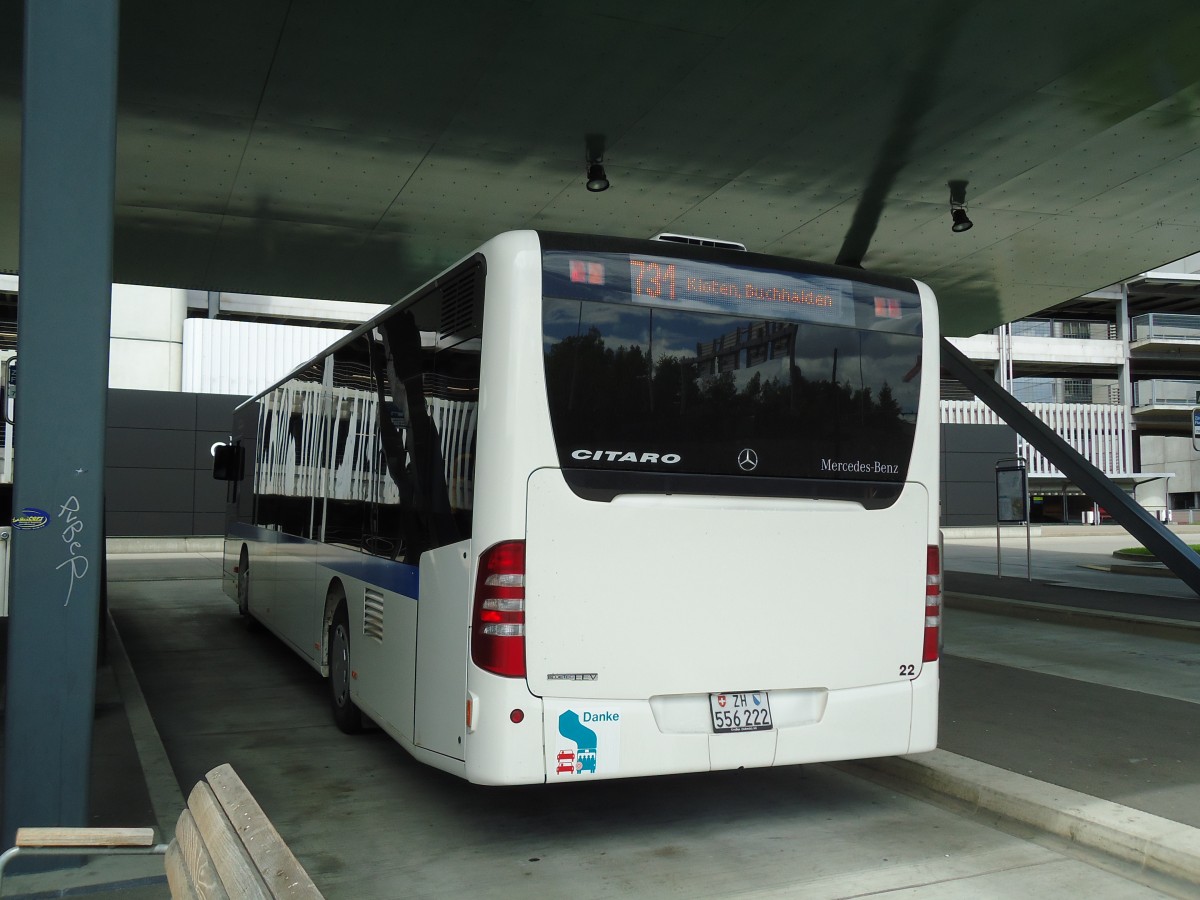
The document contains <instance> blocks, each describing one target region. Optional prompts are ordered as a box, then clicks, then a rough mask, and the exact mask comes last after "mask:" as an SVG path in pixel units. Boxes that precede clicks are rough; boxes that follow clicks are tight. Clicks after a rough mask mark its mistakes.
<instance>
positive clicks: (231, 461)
mask: <svg viewBox="0 0 1200 900" xmlns="http://www.w3.org/2000/svg"><path fill="white" fill-rule="evenodd" d="M212 454H213V478H215V479H216V480H217V481H241V480H242V476H243V475H244V474H245V472H246V451H245V450H243V449H242V446H241V444H217V445H215V446H214V447H213V450H212Z"/></svg>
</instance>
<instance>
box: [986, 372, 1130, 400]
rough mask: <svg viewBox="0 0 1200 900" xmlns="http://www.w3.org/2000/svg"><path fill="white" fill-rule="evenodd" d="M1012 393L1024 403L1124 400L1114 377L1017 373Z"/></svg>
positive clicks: (1011, 388)
mask: <svg viewBox="0 0 1200 900" xmlns="http://www.w3.org/2000/svg"><path fill="white" fill-rule="evenodd" d="M1009 392H1010V393H1011V394H1012V395H1013V396H1014V397H1016V398H1017V399H1018V400H1020V401H1021V402H1022V403H1026V404H1028V403H1096V404H1101V405H1105V406H1110V405H1116V404H1119V403H1120V402H1121V384H1120V382H1118V381H1116V380H1115V379H1112V378H1040V377H1029V376H1018V377H1017V378H1014V379H1013V381H1012V386H1011V387H1010V388H1009Z"/></svg>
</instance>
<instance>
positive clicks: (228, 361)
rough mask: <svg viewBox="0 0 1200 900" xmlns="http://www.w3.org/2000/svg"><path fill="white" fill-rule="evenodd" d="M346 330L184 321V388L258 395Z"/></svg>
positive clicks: (216, 321)
mask: <svg viewBox="0 0 1200 900" xmlns="http://www.w3.org/2000/svg"><path fill="white" fill-rule="evenodd" d="M346 333H347V332H346V331H344V330H339V329H334V328H306V327H303V326H299V325H269V324H264V323H261V322H232V321H226V320H223V319H188V320H187V322H185V323H184V326H183V390H185V391H192V392H195V393H198V394H257V393H258V392H259V391H262V390H265V389H266V388H269V387H270V386H271V385H273V384H274V383H275V382H277V381H278V380H279V379H281V378H282V377H283V376H284V375H286V374H287V373H288V372H290V371H291V370H292V369H294V368H295V367H296V366H298V365H300V364H301V363H303V362H304V361H305V360H308V359H311V358H312V357H314V356H316V355H317V354H319V353H320V352H321V351H322V350H324V349H325V348H326V347H328V346H329V345H330V344H332V343H333V342H334V341H336V340H337V339H338V338H340V337H342V336H343V335H344V334H346Z"/></svg>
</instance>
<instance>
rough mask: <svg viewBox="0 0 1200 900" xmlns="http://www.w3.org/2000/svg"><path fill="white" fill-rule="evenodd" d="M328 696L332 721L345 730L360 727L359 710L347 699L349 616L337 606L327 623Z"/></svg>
mask: <svg viewBox="0 0 1200 900" xmlns="http://www.w3.org/2000/svg"><path fill="white" fill-rule="evenodd" d="M329 698H330V700H331V701H332V705H333V721H334V722H336V723H337V727H338V728H339V729H341V730H342V731H343V732H345V733H346V734H357V733H358V732H360V731H362V727H363V721H362V713H361V712H359V711H358V707H357V706H355V705H354V701H353V700H351V699H350V619H349V617H348V616H347V615H346V607H345V606H339V607H338V609H337V612H336V613H334V615H333V622H332V623H330V625H329Z"/></svg>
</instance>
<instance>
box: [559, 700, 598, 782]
mask: <svg viewBox="0 0 1200 900" xmlns="http://www.w3.org/2000/svg"><path fill="white" fill-rule="evenodd" d="M558 733H559V734H561V735H562V736H563V737H565V738H566V739H567V740H568V741H572V742H574V744H575V747H576V749H575V752H574V754H572V752H571V751H570V750H566V751H560V752H559V754H558V772H560V773H564V772H570V771H574V772H575V774H577V775H582V774H583V773H584V772H590V773H592V774H593V775H594V774H595V773H596V757H597V754H596V744H597V740H596V732H594V731H592V729H590V728H588V727H587V726H586V725H584V724H583V723H582V722H580V721H579V713H577V712H575V710H573V709H568V710H567V711H566V712H564V713H563V714H562V715H560V716H559V717H558ZM572 756H573V759H572V758H571V757H572Z"/></svg>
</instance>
